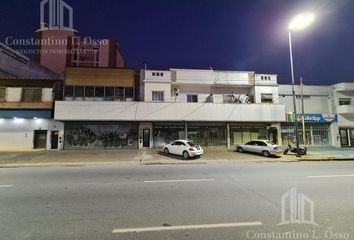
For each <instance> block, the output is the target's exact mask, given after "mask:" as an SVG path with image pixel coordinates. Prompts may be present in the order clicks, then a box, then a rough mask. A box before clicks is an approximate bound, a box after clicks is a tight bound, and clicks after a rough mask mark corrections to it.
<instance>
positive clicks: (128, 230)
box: [112, 222, 262, 233]
mask: <svg viewBox="0 0 354 240" xmlns="http://www.w3.org/2000/svg"><path fill="white" fill-rule="evenodd" d="M256 225H262V222H240V223H218V224H200V225H180V226H167V227H146V228H123V229H113V231H112V233H131V232H136V233H138V232H153V231H171V230H185V229H206V228H228V227H243V226H256Z"/></svg>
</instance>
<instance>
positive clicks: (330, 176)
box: [307, 174, 354, 178]
mask: <svg viewBox="0 0 354 240" xmlns="http://www.w3.org/2000/svg"><path fill="white" fill-rule="evenodd" d="M307 177H308V178H335V177H354V174H350V175H322V176H307Z"/></svg>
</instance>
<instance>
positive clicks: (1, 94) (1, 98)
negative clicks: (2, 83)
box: [0, 87, 6, 102]
mask: <svg viewBox="0 0 354 240" xmlns="http://www.w3.org/2000/svg"><path fill="white" fill-rule="evenodd" d="M5 98H6V88H4V87H0V102H5Z"/></svg>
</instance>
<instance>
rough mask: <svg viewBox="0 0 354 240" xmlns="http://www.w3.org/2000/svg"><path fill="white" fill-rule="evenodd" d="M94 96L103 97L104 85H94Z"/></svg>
mask: <svg viewBox="0 0 354 240" xmlns="http://www.w3.org/2000/svg"><path fill="white" fill-rule="evenodd" d="M95 97H104V87H95Z"/></svg>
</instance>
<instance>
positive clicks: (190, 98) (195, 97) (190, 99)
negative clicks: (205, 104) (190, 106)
mask: <svg viewBox="0 0 354 240" xmlns="http://www.w3.org/2000/svg"><path fill="white" fill-rule="evenodd" d="M187 102H198V95H187Z"/></svg>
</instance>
